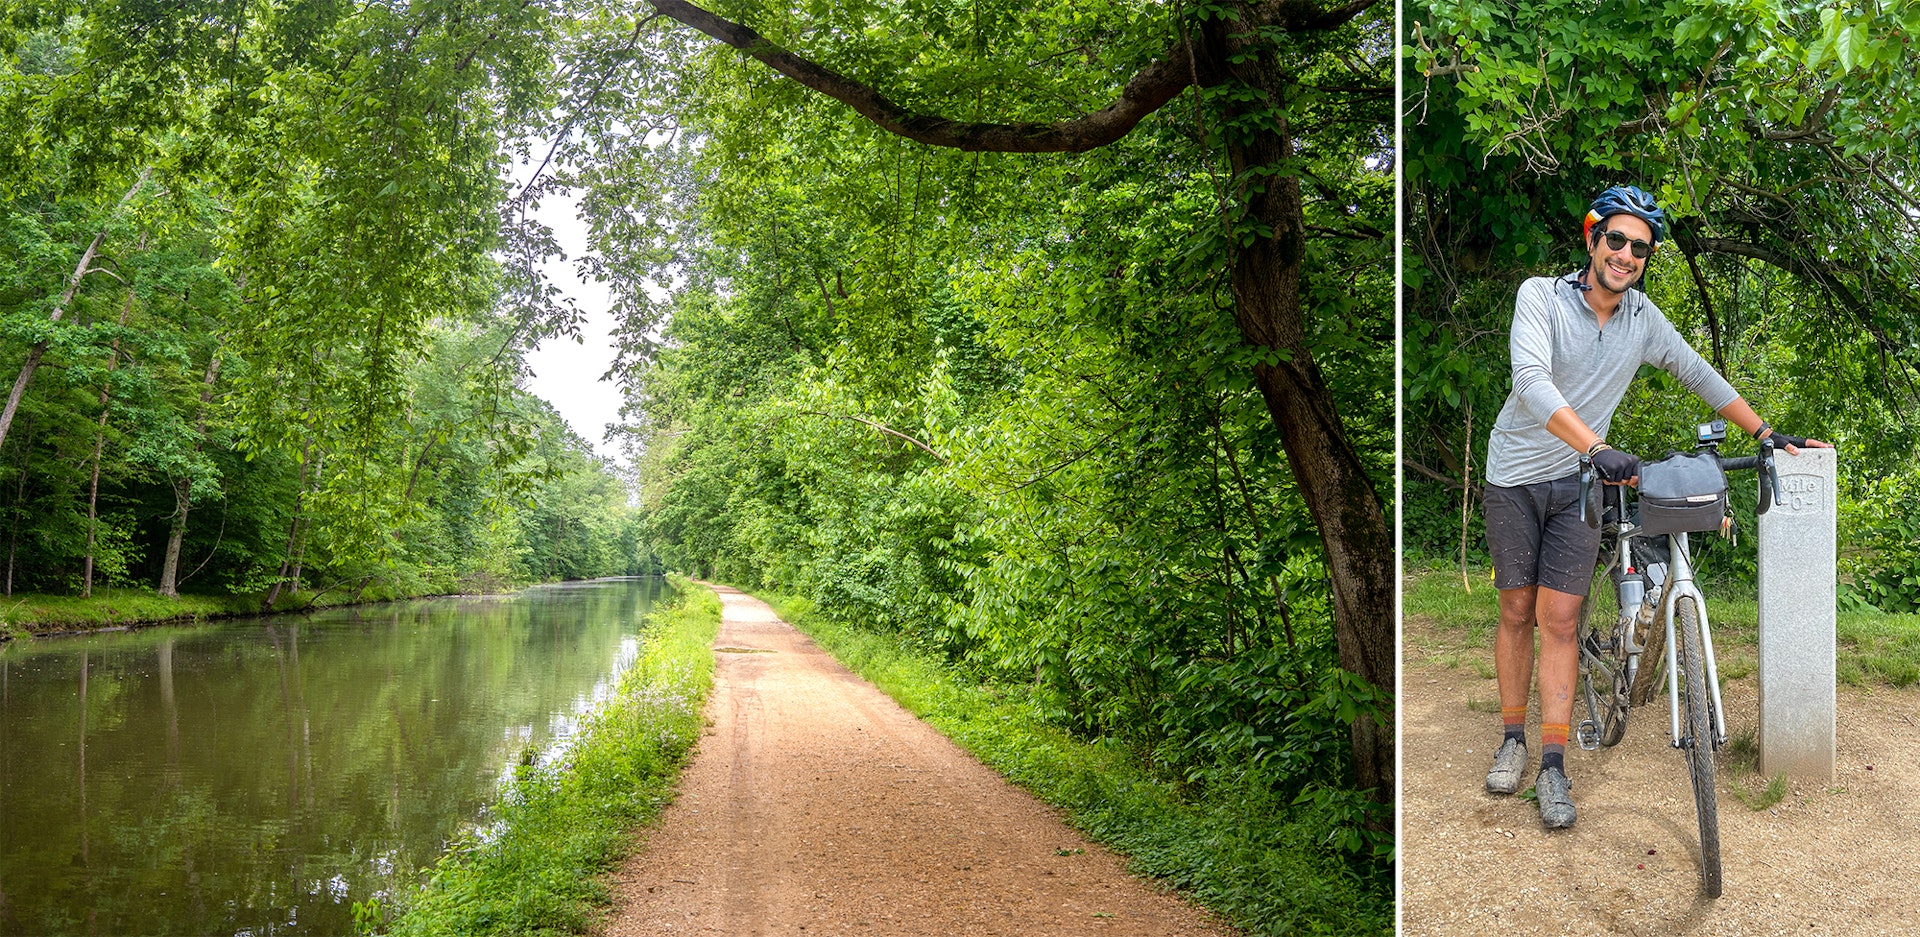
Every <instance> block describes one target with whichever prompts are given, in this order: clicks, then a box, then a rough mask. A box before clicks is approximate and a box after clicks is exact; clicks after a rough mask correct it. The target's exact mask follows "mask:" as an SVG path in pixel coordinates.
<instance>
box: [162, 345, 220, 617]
mask: <svg viewBox="0 0 1920 937" xmlns="http://www.w3.org/2000/svg"><path fill="white" fill-rule="evenodd" d="M219 377H220V351H219V349H217V348H216V349H214V351H213V352H212V353H211V354H210V355H208V357H207V376H206V379H205V380H203V381H201V383H200V413H199V415H198V417H197V418H196V420H195V422H194V440H193V451H195V452H199V451H200V444H201V443H203V442H205V441H206V438H207V407H208V405H209V404H211V403H212V402H213V382H214V381H215V380H218V379H219ZM192 501H193V478H192V476H183V477H181V478H176V479H174V480H173V503H174V505H175V506H176V507H177V508H178V510H176V511H175V512H174V515H173V530H172V531H171V532H170V533H168V535H167V559H166V564H165V565H163V566H162V567H161V568H160V594H161V595H164V596H169V597H173V596H178V595H179V594H180V590H179V588H178V585H179V584H178V583H177V582H176V581H175V577H176V576H177V575H178V574H179V571H180V541H181V540H183V539H184V538H185V537H186V534H187V509H188V508H189V507H191V506H192Z"/></svg>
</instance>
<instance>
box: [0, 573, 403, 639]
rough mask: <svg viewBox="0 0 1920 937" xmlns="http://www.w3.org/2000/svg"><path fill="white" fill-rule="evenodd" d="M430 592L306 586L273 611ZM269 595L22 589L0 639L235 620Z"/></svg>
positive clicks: (0, 603)
mask: <svg viewBox="0 0 1920 937" xmlns="http://www.w3.org/2000/svg"><path fill="white" fill-rule="evenodd" d="M432 594H435V593H431V592H408V591H406V590H404V589H401V588H398V587H396V586H391V585H374V586H371V587H368V588H366V589H363V590H360V591H358V592H356V591H355V590H352V589H345V588H339V589H322V590H317V591H315V590H303V591H301V592H297V593H294V592H285V593H282V594H281V595H280V598H279V600H278V601H276V602H275V603H274V610H275V611H282V612H284V611H292V610H296V609H303V608H331V607H333V606H337V605H350V604H355V603H365V602H389V601H393V600H395V599H414V598H421V597H423V596H426V595H432ZM265 598H266V594H265V593H248V594H245V595H182V596H179V597H178V598H167V597H166V596H162V595H160V594H158V593H156V592H154V591H153V590H152V589H146V588H126V587H115V588H102V589H95V590H94V593H93V595H92V596H91V597H89V598H84V599H83V598H80V597H79V596H74V595H47V594H43V593H27V592H20V593H15V594H13V595H10V596H0V640H6V639H8V638H14V637H20V636H23V635H30V634H58V633H63V632H72V631H99V630H101V629H105V628H123V627H127V626H131V625H157V624H162V623H166V622H202V621H207V620H209V619H213V618H232V617H235V616H240V615H258V614H261V603H262V601H263V600H264V599H265Z"/></svg>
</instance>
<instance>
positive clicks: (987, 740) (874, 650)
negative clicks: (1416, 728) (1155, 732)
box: [762, 595, 1393, 935]
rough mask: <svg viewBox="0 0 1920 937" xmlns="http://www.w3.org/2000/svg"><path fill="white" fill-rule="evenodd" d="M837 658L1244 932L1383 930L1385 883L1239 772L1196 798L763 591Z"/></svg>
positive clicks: (909, 650)
mask: <svg viewBox="0 0 1920 937" xmlns="http://www.w3.org/2000/svg"><path fill="white" fill-rule="evenodd" d="M762 597H763V598H766V599H767V600H768V601H769V602H770V603H771V604H772V605H773V606H774V608H775V610H776V611H777V612H778V613H779V614H780V617H782V618H783V619H785V620H787V621H788V622H791V623H792V624H793V625H794V626H795V627H797V628H799V629H800V630H801V631H803V632H805V633H806V634H807V635H808V636H809V637H811V638H812V639H813V640H814V642H815V643H817V644H819V645H820V646H821V647H823V648H825V649H826V650H827V651H828V652H829V653H831V654H832V655H833V656H834V657H835V658H837V659H839V660H840V662H841V663H843V664H845V665H847V667H849V668H851V669H852V670H854V671H855V672H856V673H859V674H860V675H861V676H863V677H865V678H866V679H867V680H869V681H871V682H873V684H874V685H876V686H878V687H879V688H880V689H881V690H882V691H884V692H885V693H886V694H887V695H889V696H891V697H893V698H894V699H895V700H896V701H898V702H899V703H900V704H901V705H902V706H904V707H906V708H907V709H908V710H910V711H912V712H913V713H914V714H915V715H918V716H919V717H921V718H922V719H925V720H926V721H927V722H928V723H930V724H932V725H933V726H934V727H935V728H936V729H938V730H939V731H940V732H942V733H944V734H945V735H946V736H947V737H949V738H951V739H953V740H954V741H955V742H957V743H958V744H959V745H960V746H961V747H963V748H965V749H967V750H968V751H970V752H972V753H973V754H974V755H975V756H976V757H978V758H980V760H981V761H983V762H985V763H986V764H988V765H989V766H991V767H992V768H994V770H996V771H998V772H1000V773H1001V774H1002V775H1005V776H1006V777H1007V778H1008V779H1009V780H1011V781H1013V782H1015V783H1017V784H1019V785H1020V786H1022V787H1024V788H1026V789H1027V790H1029V791H1031V792H1032V793H1033V794H1034V795H1035V796H1037V797H1039V798H1040V799H1041V800H1044V801H1046V802H1047V803H1050V804H1053V805H1054V806H1056V807H1059V808H1061V809H1062V810H1064V811H1065V812H1066V814H1067V816H1068V818H1069V821H1070V822H1071V823H1072V824H1073V825H1074V826H1075V827H1077V828H1078V829H1080V830H1081V831H1082V832H1083V833H1085V834H1086V835H1087V836H1089V837H1090V838H1092V839H1095V840H1097V841H1099V842H1101V843H1104V844H1106V845H1107V846H1109V847H1111V848H1112V849H1114V850H1115V851H1117V852H1120V853H1122V854H1124V855H1127V856H1129V857H1131V867H1132V869H1133V871H1134V872H1135V873H1137V874H1141V875H1147V876H1152V877H1155V878H1158V879H1161V880H1163V881H1165V882H1167V883H1168V884H1171V885H1173V886H1174V887H1176V888H1178V889H1180V890H1181V891H1183V892H1185V893H1186V894H1187V895H1188V896H1190V897H1191V898H1192V899H1194V900H1195V901H1196V902H1198V903H1199V904H1201V905H1204V906H1205V907H1208V908H1211V909H1212V910H1214V911H1216V912H1218V913H1220V914H1221V915H1223V916H1224V917H1226V918H1228V919H1229V920H1232V921H1234V922H1235V923H1237V924H1238V925H1239V926H1240V927H1242V928H1244V929H1245V931H1246V933H1247V934H1249V935H1279V934H1387V933H1391V932H1392V930H1393V894H1392V888H1391V879H1390V878H1385V877H1384V876H1382V877H1380V878H1381V879H1384V880H1376V881H1374V882H1372V883H1368V882H1365V881H1363V880H1362V879H1361V877H1360V876H1359V875H1357V874H1356V872H1355V871H1354V870H1353V868H1352V867H1351V866H1349V865H1348V864H1347V862H1346V861H1345V860H1343V859H1341V858H1340V857H1338V856H1336V855H1335V854H1334V853H1333V851H1332V850H1331V849H1330V848H1329V847H1328V846H1327V845H1326V839H1327V837H1328V832H1329V827H1330V826H1331V824H1329V823H1328V822H1327V818H1326V817H1325V816H1324V815H1321V814H1318V813H1316V812H1315V810H1316V808H1313V807H1304V808H1303V807H1298V806H1295V805H1293V804H1290V803H1286V802H1283V800H1282V799H1281V798H1279V797H1277V796H1276V795H1274V794H1273V792H1272V791H1271V789H1270V787H1269V786H1268V785H1263V784H1260V783H1259V782H1258V781H1257V780H1256V779H1254V778H1248V779H1246V780H1245V782H1244V783H1243V784H1241V785H1239V786H1237V787H1226V786H1216V787H1215V788H1212V789H1211V790H1210V791H1209V792H1208V794H1207V795H1206V797H1205V800H1204V801H1203V802H1197V803H1196V802H1192V801H1191V800H1189V799H1187V798H1184V797H1183V796H1182V793H1181V791H1180V790H1178V789H1177V788H1176V786H1175V785H1172V784H1169V783H1167V782H1165V781H1162V780H1159V779H1157V778H1155V777H1153V776H1151V775H1150V774H1149V773H1148V772H1146V771H1144V770H1142V769H1141V768H1140V767H1139V766H1138V765H1137V764H1136V763H1135V762H1134V760H1133V759H1132V758H1131V757H1130V756H1129V754H1128V753H1127V752H1125V751H1123V750H1118V749H1115V748H1112V747H1106V746H1098V745H1092V744H1088V743H1086V742H1083V741H1079V740H1076V739H1073V738H1071V737H1069V736H1068V735H1067V734H1066V733H1064V732H1062V731H1060V730H1059V729H1056V728H1054V727H1052V726H1049V725H1047V724H1046V723H1044V722H1043V721H1042V720H1041V719H1040V718H1039V717H1038V715H1037V714H1036V713H1035V711H1034V708H1033V706H1032V705H1030V703H1029V702H1028V700H1027V699H1026V698H1025V695H1024V691H1023V689H1022V688H1020V687H1010V686H1002V685H990V684H981V683H977V682H974V681H972V680H970V679H968V678H966V677H963V676H961V675H959V674H956V673H955V672H954V671H953V670H952V669H950V668H948V667H946V666H944V665H943V664H942V663H941V662H940V661H939V660H938V659H937V658H936V657H935V656H934V655H932V654H930V653H929V652H927V651H925V650H924V649H919V648H916V647H914V646H912V644H911V642H910V641H908V640H907V639H906V638H904V637H902V636H900V635H895V634H877V633H874V632H872V631H867V630H863V629H860V628H856V627H851V626H848V625H845V624H842V623H838V622H834V621H831V620H829V619H827V618H826V616H824V615H819V614H815V613H814V610H813V605H812V603H810V602H809V601H807V600H805V599H801V598H795V597H790V596H778V595H763V596H762Z"/></svg>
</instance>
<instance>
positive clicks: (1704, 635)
mask: <svg viewBox="0 0 1920 937" xmlns="http://www.w3.org/2000/svg"><path fill="white" fill-rule="evenodd" d="M1667 544H1668V547H1669V562H1668V565H1667V583H1666V586H1665V588H1664V589H1663V591H1662V594H1661V597H1660V617H1661V618H1663V619H1665V620H1666V625H1667V711H1668V716H1669V718H1670V720H1671V721H1670V726H1671V731H1670V734H1671V736H1672V738H1673V742H1672V747H1674V748H1685V747H1686V745H1687V740H1686V738H1685V737H1684V736H1683V735H1681V732H1680V680H1679V674H1680V658H1679V654H1680V650H1679V649H1680V642H1679V640H1678V635H1676V634H1675V633H1674V629H1675V623H1674V619H1675V615H1674V605H1675V603H1676V602H1677V601H1678V600H1679V599H1680V598H1682V597H1689V598H1692V599H1693V607H1694V610H1695V612H1697V613H1698V614H1699V616H1700V650H1701V654H1702V656H1703V658H1704V660H1705V663H1706V665H1707V679H1706V683H1707V696H1708V697H1709V698H1710V699H1711V704H1712V708H1713V738H1711V739H1709V740H1708V743H1709V744H1711V745H1712V746H1713V750H1714V751H1719V750H1720V746H1722V745H1724V744H1726V742H1727V718H1726V708H1725V707H1724V706H1722V705H1721V704H1720V666H1719V664H1718V663H1717V662H1716V661H1715V660H1714V656H1713V627H1712V626H1711V625H1710V624H1708V622H1707V597H1706V595H1704V594H1703V593H1701V591H1700V586H1699V585H1698V584H1697V583H1695V582H1694V580H1693V557H1692V556H1691V555H1689V553H1688V552H1687V535H1686V534H1684V533H1679V534H1668V535H1667ZM1693 741H1694V742H1695V743H1696V744H1697V743H1698V742H1699V740H1698V739H1695V740H1693Z"/></svg>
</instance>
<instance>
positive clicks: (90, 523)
mask: <svg viewBox="0 0 1920 937" xmlns="http://www.w3.org/2000/svg"><path fill="white" fill-rule="evenodd" d="M141 243H142V244H145V240H144V239H142V241H141ZM132 312H133V291H132V290H128V291H127V301H126V303H125V304H124V305H122V306H121V307H120V327H121V328H126V327H127V316H128V314H130V313H132ZM119 365H120V339H119V338H115V339H114V340H113V347H112V350H111V351H109V352H108V353H107V374H108V376H109V379H111V376H112V374H113V369H114V368H116V367H118V366H119ZM112 392H113V387H112V385H111V384H109V383H108V382H107V381H102V382H101V383H100V428H99V430H98V431H96V432H95V433H94V436H93V478H92V480H90V481H89V482H88V483H87V562H86V572H85V574H84V575H83V576H82V577H81V580H80V597H81V598H83V599H84V598H89V597H91V596H92V595H93V547H94V527H95V523H96V521H97V520H98V519H99V514H100V456H101V454H102V453H103V452H105V451H106V448H107V401H108V400H109V399H110V398H111V395H112Z"/></svg>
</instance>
